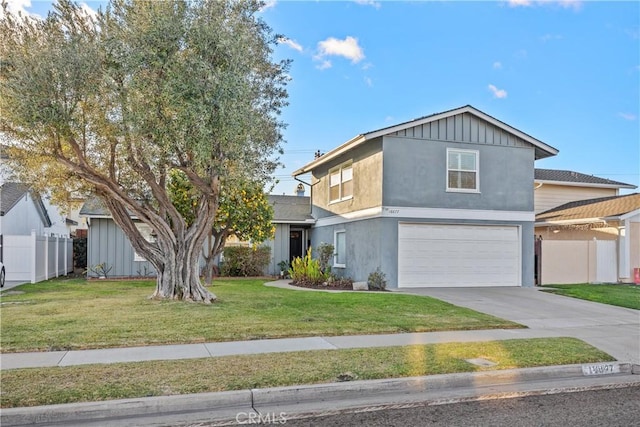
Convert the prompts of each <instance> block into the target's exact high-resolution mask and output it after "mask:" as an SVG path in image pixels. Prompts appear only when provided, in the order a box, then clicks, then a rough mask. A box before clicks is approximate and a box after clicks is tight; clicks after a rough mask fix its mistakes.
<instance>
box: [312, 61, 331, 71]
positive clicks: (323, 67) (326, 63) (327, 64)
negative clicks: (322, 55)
mask: <svg viewBox="0 0 640 427" xmlns="http://www.w3.org/2000/svg"><path fill="white" fill-rule="evenodd" d="M321 61H322V62H321V63H320V64H319V65H316V68H317V69H318V70H326V69H327V68H331V67H332V65H333V64H331V61H329V60H326V59H321Z"/></svg>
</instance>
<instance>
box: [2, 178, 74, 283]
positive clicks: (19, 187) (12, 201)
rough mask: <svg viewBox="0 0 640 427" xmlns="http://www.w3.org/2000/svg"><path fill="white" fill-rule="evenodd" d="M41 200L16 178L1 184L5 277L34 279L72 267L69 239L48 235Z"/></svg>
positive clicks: (71, 251)
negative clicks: (15, 180) (17, 181)
mask: <svg viewBox="0 0 640 427" xmlns="http://www.w3.org/2000/svg"><path fill="white" fill-rule="evenodd" d="M51 226H52V222H51V219H50V217H49V214H48V212H47V208H46V206H45V204H44V203H43V200H42V199H41V198H40V196H38V195H37V194H36V193H34V192H32V191H30V190H29V187H28V186H26V185H24V184H21V183H16V182H4V183H3V184H2V185H0V261H2V263H3V264H4V266H5V268H6V273H7V275H6V279H7V280H19V281H29V282H31V283H36V282H39V281H42V280H46V279H49V278H52V277H57V276H59V275H65V274H67V273H68V272H70V271H73V248H72V242H71V240H69V239H66V238H64V237H62V238H60V237H59V236H58V237H51V236H50V234H51V231H50V230H51Z"/></svg>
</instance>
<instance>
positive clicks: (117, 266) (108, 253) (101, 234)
mask: <svg viewBox="0 0 640 427" xmlns="http://www.w3.org/2000/svg"><path fill="white" fill-rule="evenodd" d="M87 242H88V244H87V267H95V266H96V265H98V264H101V263H105V264H106V267H107V268H109V267H111V271H109V273H108V275H109V276H113V277H136V276H141V275H144V270H145V267H146V269H147V271H148V272H149V273H153V272H155V269H154V268H153V266H152V265H151V263H150V262H148V261H142V262H140V261H134V250H133V247H132V246H131V243H130V242H129V239H128V238H127V237H126V236H125V235H124V233H123V232H122V230H121V229H120V227H118V226H117V225H116V223H115V222H113V221H112V220H111V219H105V218H93V219H92V220H91V226H90V227H89V238H88V239H87ZM87 274H88V275H89V276H90V277H94V276H95V273H93V272H92V271H91V270H88V272H87Z"/></svg>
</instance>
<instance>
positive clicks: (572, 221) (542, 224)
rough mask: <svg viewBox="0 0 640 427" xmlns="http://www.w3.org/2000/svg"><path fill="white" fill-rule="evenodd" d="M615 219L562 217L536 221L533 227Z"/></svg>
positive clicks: (611, 219) (611, 218)
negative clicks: (553, 219)
mask: <svg viewBox="0 0 640 427" xmlns="http://www.w3.org/2000/svg"><path fill="white" fill-rule="evenodd" d="M607 220H609V221H613V220H617V219H616V218H614V217H606V218H604V217H602V218H577V219H562V220H558V221H536V222H535V223H534V227H551V226H554V225H574V224H591V223H594V222H607Z"/></svg>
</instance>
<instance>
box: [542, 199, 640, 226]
mask: <svg viewBox="0 0 640 427" xmlns="http://www.w3.org/2000/svg"><path fill="white" fill-rule="evenodd" d="M639 209H640V193H634V194H627V195H624V196H611V197H601V198H598V199H588V200H579V201H577V202H570V203H566V204H564V205H561V206H558V207H556V208H553V209H550V210H548V211H545V212H541V213H539V214H538V215H536V222H537V223H554V222H561V221H575V222H578V221H581V220H582V221H584V222H590V221H592V220H594V219H602V220H605V219H609V218H617V217H620V216H622V215H625V214H627V213H629V212H633V211H635V210H639Z"/></svg>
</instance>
